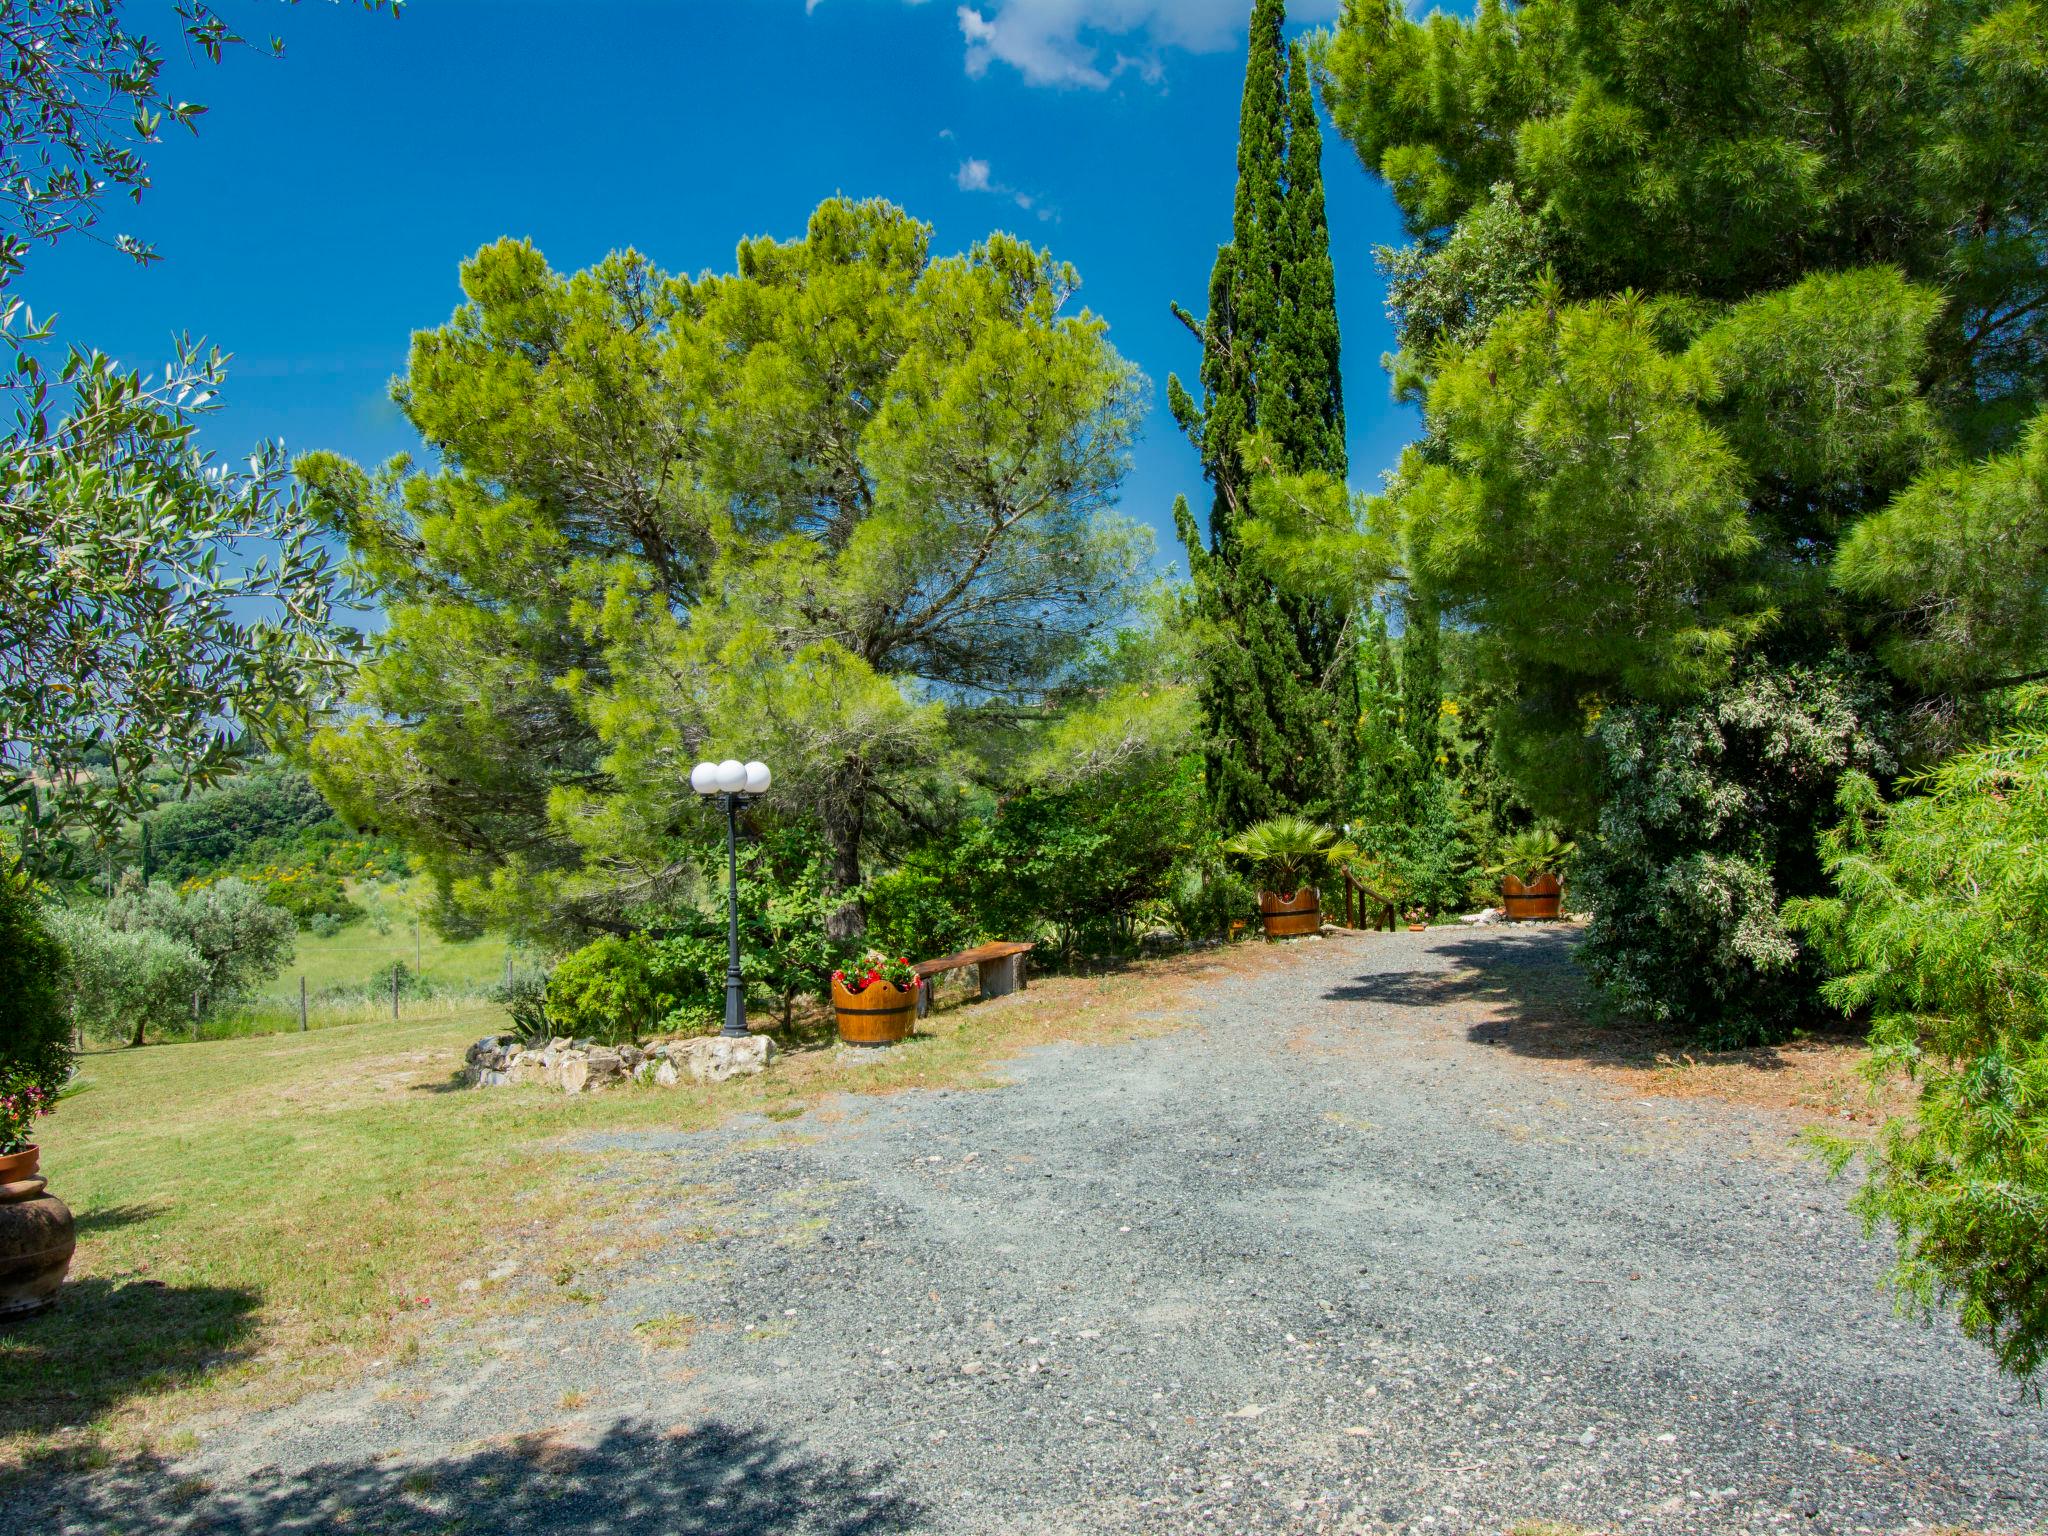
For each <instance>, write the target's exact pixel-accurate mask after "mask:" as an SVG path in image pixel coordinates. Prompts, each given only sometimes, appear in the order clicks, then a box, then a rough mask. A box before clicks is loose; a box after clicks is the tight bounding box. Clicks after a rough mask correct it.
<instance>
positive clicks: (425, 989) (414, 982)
mask: <svg viewBox="0 0 2048 1536" xmlns="http://www.w3.org/2000/svg"><path fill="white" fill-rule="evenodd" d="M394 985H395V986H396V988H397V992H398V995H399V996H400V997H432V996H433V995H434V984H433V983H432V982H431V981H429V980H427V978H426V977H424V976H422V975H421V974H420V973H419V972H418V971H416V970H414V969H413V968H412V967H411V966H409V965H407V964H406V963H405V962H404V961H403V960H394V961H392V962H391V963H390V964H389V965H386V966H383V967H380V968H379V969H377V970H375V971H372V972H371V973H370V979H369V980H368V981H366V982H364V983H363V995H364V996H365V997H366V998H368V999H369V1000H370V1001H371V1002H375V1001H376V1000H377V999H378V998H380V997H381V998H385V999H387V1000H388V999H389V998H390V996H391V993H392V989H393V987H394Z"/></svg>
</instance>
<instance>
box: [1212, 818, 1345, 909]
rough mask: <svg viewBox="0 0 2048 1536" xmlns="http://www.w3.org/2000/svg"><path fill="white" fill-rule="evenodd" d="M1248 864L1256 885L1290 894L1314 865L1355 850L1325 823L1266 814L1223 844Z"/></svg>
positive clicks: (1296, 888) (1340, 857)
mask: <svg viewBox="0 0 2048 1536" xmlns="http://www.w3.org/2000/svg"><path fill="white" fill-rule="evenodd" d="M1223 851H1224V852H1225V853H1230V854H1235V855H1236V856H1237V857H1238V858H1241V859H1244V860H1245V861H1246V862H1248V863H1249V864H1250V865H1251V867H1252V874H1253V876H1254V878H1256V879H1257V881H1258V883H1259V885H1260V887H1261V888H1262V889H1264V890H1268V891H1272V892H1274V893H1275V894H1277V895H1282V896H1291V895H1293V894H1294V893H1295V892H1296V891H1298V890H1300V889H1301V888H1302V887H1303V886H1304V885H1306V884H1307V883H1308V877H1309V875H1310V874H1311V873H1313V872H1314V871H1315V870H1317V869H1322V868H1326V867H1327V866H1329V865H1330V864H1332V863H1335V862H1337V861H1338V860H1340V859H1348V858H1351V857H1353V856H1355V855H1356V854H1357V852H1358V850H1357V849H1356V848H1355V847H1353V846H1352V845H1351V844H1350V843H1347V842H1345V841H1343V840H1342V839H1341V838H1339V837H1338V836H1337V834H1336V833H1335V832H1332V831H1331V830H1330V829H1329V828H1328V827H1325V826H1321V825H1318V824H1317V823H1316V822H1313V821H1310V820H1309V819H1308V818H1307V817H1306V816H1270V817H1268V818H1267V819H1266V820H1264V821H1262V822H1259V823H1257V824H1256V825H1254V826H1250V827H1246V828H1245V829H1244V831H1242V832H1240V833H1238V835H1237V836H1236V837H1234V838H1232V839H1231V840H1230V841H1229V842H1227V843H1225V844H1224V845H1223Z"/></svg>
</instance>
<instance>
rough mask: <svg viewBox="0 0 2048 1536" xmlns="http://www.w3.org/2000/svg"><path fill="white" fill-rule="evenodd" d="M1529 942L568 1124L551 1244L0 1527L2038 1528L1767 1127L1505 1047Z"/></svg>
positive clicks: (1958, 1353)
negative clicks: (279, 1388) (886, 1084)
mask: <svg viewBox="0 0 2048 1536" xmlns="http://www.w3.org/2000/svg"><path fill="white" fill-rule="evenodd" d="M1568 945H1569V935H1568V934H1566V933H1562V932H1558V931H1554V930H1552V931H1544V930H1535V929H1519V928H1518V929H1512V930H1502V929H1489V930H1485V931H1479V932H1474V931H1455V930H1436V931H1433V932H1431V933H1428V934H1424V935H1410V934H1401V935H1394V936H1388V935H1373V936H1370V937H1367V936H1357V937H1345V938H1335V939H1330V940H1326V941H1323V942H1320V943H1308V944H1301V945H1297V946H1295V947H1293V948H1292V949H1291V950H1289V951H1288V952H1287V953H1286V954H1284V955H1280V956H1275V957H1274V959H1273V961H1272V963H1271V964H1269V965H1267V966H1266V967H1264V968H1263V971H1262V973H1261V974H1258V975H1255V976H1251V977H1247V978H1240V979H1235V980H1229V979H1220V978H1219V979H1218V980H1217V981H1215V982H1214V983H1213V984H1212V990H1210V991H1208V992H1207V993H1205V994H1203V995H1201V996H1200V997H1199V999H1198V1000H1196V1001H1195V1002H1193V1003H1192V1004H1191V1005H1190V1006H1189V1008H1188V1009H1187V1010H1186V1012H1185V1015H1184V1017H1185V1020H1186V1023H1185V1027H1182V1028H1180V1029H1178V1030H1176V1031H1174V1032H1172V1033H1168V1034H1164V1035H1161V1036H1158V1037H1155V1038H1149V1039H1145V1040H1142V1041H1138V1042H1134V1043H1130V1044H1124V1045H1116V1046H1107V1047H1073V1048H1060V1049H1049V1050H1042V1051H1037V1052H1033V1053H1030V1054H1028V1055H1026V1056H1024V1057H1022V1058H1020V1059H1019V1060H1018V1061H1017V1062H1016V1063H1014V1064H1013V1066H1012V1067H1011V1068H1010V1069H1009V1071H1010V1075H1011V1076H1012V1077H1013V1078H1014V1083H1013V1085H1012V1086H1008V1087H1003V1088H999V1089H995V1090H986V1091H944V1092H926V1093H913V1094H900V1095H896V1096H892V1097H886V1098H875V1097H863V1096H853V1095H849V1096H842V1097H841V1098H839V1099H837V1100H836V1101H834V1102H833V1103H832V1104H831V1105H830V1106H828V1107H827V1108H826V1109H824V1110H821V1111H818V1112H814V1113H812V1114H810V1115H807V1116H805V1117H804V1118H802V1119H798V1120H795V1121H793V1122H789V1123H786V1124H770V1123H768V1122H765V1121H762V1120H758V1119H756V1120H749V1121H746V1122H744V1123H739V1124H734V1125H729V1126H727V1127H725V1128H723V1129H721V1130H719V1131H716V1132H709V1133H704V1134H701V1135H695V1136H686V1135H610V1136H604V1137H593V1138H591V1139H590V1140H589V1141H588V1142H587V1143H586V1144H585V1145H584V1146H583V1147H581V1148H580V1149H578V1150H579V1151H580V1153H581V1158H580V1159H577V1158H571V1159H567V1160H565V1175H566V1174H567V1173H568V1171H569V1170H570V1169H571V1168H573V1169H575V1170H576V1171H577V1173H579V1174H580V1176H583V1177H587V1178H589V1179H591V1180H593V1181H595V1183H596V1184H597V1185H598V1186H599V1187H600V1188H602V1189H604V1190H606V1191H608V1192H609V1193H610V1194H612V1195H615V1196H617V1197H620V1198H621V1199H623V1200H625V1201H626V1202H627V1205H628V1209H629V1214H628V1215H626V1216H624V1217H622V1218H621V1219H620V1220H619V1222H618V1223H617V1232H616V1240H615V1241H614V1242H612V1243H611V1244H610V1245H609V1246H608V1247H607V1248H606V1249H604V1250H601V1251H600V1252H598V1253H594V1254H591V1255H579V1256H576V1257H577V1273H576V1275H575V1277H574V1279H573V1282H566V1283H564V1284H556V1283H555V1278H551V1277H550V1274H549V1273H548V1271H549V1269H550V1265H551V1260H550V1258H549V1256H547V1255H532V1256H529V1257H528V1259H527V1261H526V1262H525V1263H523V1264H522V1265H521V1267H520V1268H519V1269H518V1270H517V1271H516V1272H512V1271H505V1272H503V1273H502V1274H501V1275H500V1276H498V1277H497V1278H496V1279H494V1280H493V1282H492V1294H493V1295H494V1296H498V1297H502V1298H505V1300H504V1302H503V1305H502V1311H501V1313H500V1315H498V1316H496V1317H494V1318H492V1319H490V1320H489V1321H487V1322H485V1323H484V1324H483V1325H481V1326H479V1327H476V1328H473V1329H463V1330H460V1331H457V1332H452V1333H450V1334H449V1335H448V1336H447V1337H445V1338H443V1339H442V1340H441V1341H440V1343H439V1344H438V1346H437V1347H436V1348H434V1349H432V1350H430V1351H429V1352H428V1353H427V1355H426V1356H425V1357H423V1358H422V1359H420V1360H418V1361H416V1362H413V1363H410V1364H407V1365H404V1366H395V1365H394V1366H390V1367H387V1368H386V1369H384V1370H383V1371H381V1372H379V1373H377V1375H376V1376H375V1378H374V1379H372V1380H370V1381H367V1382H364V1383H361V1384H359V1385H357V1386H354V1387H352V1388H350V1389H348V1390H345V1391H336V1392H330V1393H326V1394H323V1395H321V1396H318V1397H315V1398H313V1399H311V1400H309V1401H306V1402H303V1403H301V1404H299V1405H297V1406H296V1407H294V1408H292V1409H290V1410H286V1411H282V1412H279V1413H275V1414H272V1415H268V1416H266V1417H263V1418H260V1419H257V1420H254V1421H245V1422H242V1423H239V1424H235V1425H231V1426H225V1427H222V1428H220V1429H218V1430H216V1431H214V1432H212V1433H209V1434H208V1435H206V1436H205V1437H204V1438H203V1440H202V1443H201V1445H200V1447H199V1449H198V1450H197V1451H196V1452H194V1453H193V1454H192V1455H190V1456H189V1457H187V1458H185V1459H184V1460H182V1461H180V1462H178V1463H176V1464H175V1465H147V1466H131V1467H125V1468H120V1469H116V1470H115V1471H111V1472H107V1473H102V1474H99V1475H97V1476H95V1477H91V1478H86V1479H79V1480H74V1481H69V1482H64V1483H50V1484H46V1485H44V1486H42V1487H40V1488H37V1489H34V1490H32V1491H31V1493H30V1494H29V1495H28V1496H27V1497H25V1498H21V1499H17V1500H16V1501H15V1503H14V1504H13V1505H11V1506H10V1507H8V1508H6V1509H0V1528H4V1529H6V1530H8V1531H21V1532H37V1533H40V1532H43V1531H50V1532H57V1531H95V1532H98V1531H116V1530H119V1531H131V1532H142V1531H181V1532H183V1531H191V1532H200V1531H232V1532H250V1533H254V1532H258V1531H273V1530H293V1531H319V1532H329V1531H332V1532H342V1531H366V1530H389V1531H403V1532H441V1531H448V1532H453V1531H463V1532H500V1531H503V1532H539V1531H602V1532H620V1533H655V1532H676V1533H693V1532H707V1533H708V1532H721V1533H749V1532H770V1531H773V1532H834V1533H853V1532H895V1531H918V1532H927V1531H929V1532H958V1533H985V1532H1034V1533H1035V1532H1046V1533H1059V1532H1077V1533H1078V1532H1202V1533H1214V1532H1225V1531H1288V1532H1336V1531H1347V1532H1348V1531H1382V1530H1400V1531H1415V1532H1424V1531H1427V1532H1432V1533H1447V1532H1466V1531H1475V1532H1477V1531H1486V1532H1500V1531H1503V1530H1506V1529H1508V1528H1509V1527H1511V1526H1512V1525H1514V1524H1517V1523H1520V1522H1526V1521H1537V1520H1550V1521H1560V1522H1569V1523H1572V1524H1575V1525H1580V1526H1585V1527H1588V1528H1591V1529H1597V1530H1601V1531H1629V1532H1636V1531H1642V1532H1695V1531H1712V1532H1823V1531H1824V1532H1831V1533H1832V1532H1881V1531H1896V1530H1910V1529H1919V1528H1931V1527H1941V1526H1952V1525H1959V1526H1968V1527H1973V1528H1978V1529H1984V1530H1996V1531H2016V1530H2036V1529H2039V1528H2041V1527H2042V1526H2043V1525H2044V1524H2048V1412H2044V1410H2043V1409H2042V1408H2040V1407H2038V1406H2033V1405H2030V1404H2028V1403H2027V1402H2025V1401H2024V1400H2023V1399H2022V1397H2021V1396H2020V1394H2019V1393H2018V1392H2017V1391H2016V1390H2015V1389H2014V1388H2013V1387H2012V1386H2011V1385H2010V1384H2009V1383H2006V1382H2002V1381H2001V1380H2000V1379H1999V1378H1998V1377H1997V1376H1996V1374H1995V1373H1994V1372H1993V1371H1992V1369H1991V1368H1990V1365H1989V1363H1988V1359H1987V1357H1986V1355H1985V1354H1984V1353H1983V1351H1981V1350H1980V1349H1979V1348H1978V1347H1977V1346H1975V1345H1972V1344H1970V1343H1968V1342H1967V1341H1965V1340H1963V1339H1962V1338H1960V1336H1958V1335H1957V1334H1956V1332H1955V1331H1954V1329H1953V1328H1952V1327H1951V1326H1949V1325H1947V1324H1946V1323H1936V1324H1923V1323H1920V1322H1914V1321H1907V1320H1903V1319H1901V1318H1899V1317H1897V1316H1895V1315H1894V1313H1893V1311H1892V1309H1891V1307H1890V1304H1889V1302H1888V1300H1887V1299H1886V1298H1885V1297H1884V1296H1883V1295H1882V1294H1880V1292H1879V1288H1878V1282H1879V1280H1880V1277H1881V1275H1882V1273H1883V1270H1884V1267H1885V1263H1886V1258H1887V1253H1886V1250H1885V1248H1884V1247H1883V1245H1882V1244H1881V1243H1879V1242H1872V1241H1868V1240H1866V1239H1865V1238H1864V1237H1863V1236H1862V1234H1861V1232H1860V1230H1859V1228H1858V1226H1857V1224H1856V1223H1855V1221H1854V1220H1853V1219H1851V1218H1850V1217H1849V1216H1848V1215H1847V1214H1846V1212H1845V1210H1844V1206H1843V1201H1844V1194H1845V1191H1844V1190H1843V1189H1842V1188H1840V1187H1838V1186H1834V1185H1830V1184H1829V1183H1828V1182H1826V1181H1825V1179H1824V1178H1823V1177H1822V1176H1821V1174H1820V1173H1819V1171H1818V1170H1817V1169H1816V1168H1815V1167H1814V1166H1813V1165H1812V1163H1811V1162H1810V1160H1808V1159H1806V1158H1805V1157H1803V1156H1802V1155H1801V1154H1800V1153H1799V1152H1798V1150H1797V1148H1796V1147H1795V1145H1794V1138H1795V1136H1796V1133H1797V1131H1798V1125H1797V1124H1796V1123H1795V1122H1793V1121H1790V1120H1787V1119H1785V1118H1783V1117H1781V1116H1776V1115H1773V1114H1768V1113H1765V1112H1762V1111H1748V1110H1742V1109H1737V1108H1734V1107H1731V1106H1728V1105H1725V1104H1713V1103H1707V1102H1703V1101H1697V1100H1675V1099H1659V1098H1654V1097H1650V1096H1648V1094H1647V1092H1645V1091H1637V1090H1633V1089H1631V1088H1630V1087H1629V1086H1627V1085H1624V1086H1621V1087H1617V1086H1615V1085H1614V1083H1612V1082H1611V1081H1602V1080H1599V1079H1597V1078H1595V1077H1593V1076H1590V1075H1588V1074H1584V1073H1581V1072H1577V1071H1574V1070H1572V1069H1570V1068H1561V1067H1558V1066H1556V1065H1554V1064H1546V1063H1543V1062H1540V1061H1536V1060H1533V1059H1531V1058H1530V1057H1528V1056H1526V1055H1524V1054H1523V1053H1522V1052H1521V1051H1519V1050H1518V1049H1517V1047H1518V1046H1519V1045H1522V1044H1523V1043H1524V1040H1523V1036H1524V1035H1526V1034H1527V1032H1528V1031H1529V1030H1530V1029H1531V1028H1532V1027H1533V1026H1531V1025H1530V1024H1528V1023H1527V1022H1525V1020H1524V1019H1523V1018H1521V1017H1518V1003H1517V999H1518V998H1521V997H1524V996H1527V995H1530V994H1531V993H1532V992H1534V991H1536V990H1538V989H1540V988H1542V987H1544V986H1549V985H1553V984H1555V983H1557V982H1559V981H1560V979H1561V978H1562V977H1563V974H1564V972H1565V970H1566V968H1567V967H1568V965H1569V961H1568V958H1567V952H1568ZM984 1006H985V1008H986V1010H987V1012H986V1014H985V1016H984V1017H985V1020H986V1023H987V1027H991V1028H995V1027H999V1022H1000V1010H1002V1009H1003V1008H1005V1007H1007V1006H1011V1004H1009V1003H1002V1002H999V1003H992V1004H987V1005H984ZM1175 1017H1176V1018H1179V1017H1182V1015H1176V1016H1175ZM630 1212H637V1214H630ZM650 1238H651V1241H650ZM489 1273H490V1271H489V1270H488V1269H487V1268H486V1266H485V1265H484V1264H482V1263H480V1264H479V1276H480V1277H482V1276H485V1275H488V1274H489ZM556 1278H558V1277H556ZM572 1291H573V1292H574V1293H575V1294H574V1296H573V1297H572V1296H571V1295H570V1294H569V1293H570V1292H572ZM591 1298H595V1300H594V1301H593V1300H591ZM685 1317H687V1318H690V1319H694V1327H695V1330H696V1331H695V1334H694V1337H692V1338H691V1339H690V1340H689V1342H688V1343H687V1345H686V1346H683V1347H666V1346H667V1345H672V1344H675V1343H676V1342H677V1338H676V1330H678V1329H679V1328H682V1327H683V1326H684V1325H682V1324H681V1323H680V1322H679V1321H678V1320H679V1319H682V1318H685ZM636 1325H645V1326H637V1327H636ZM579 1393H580V1394H584V1396H583V1397H582V1398H580V1399H579V1398H577V1397H575V1396H565V1394H579Z"/></svg>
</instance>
